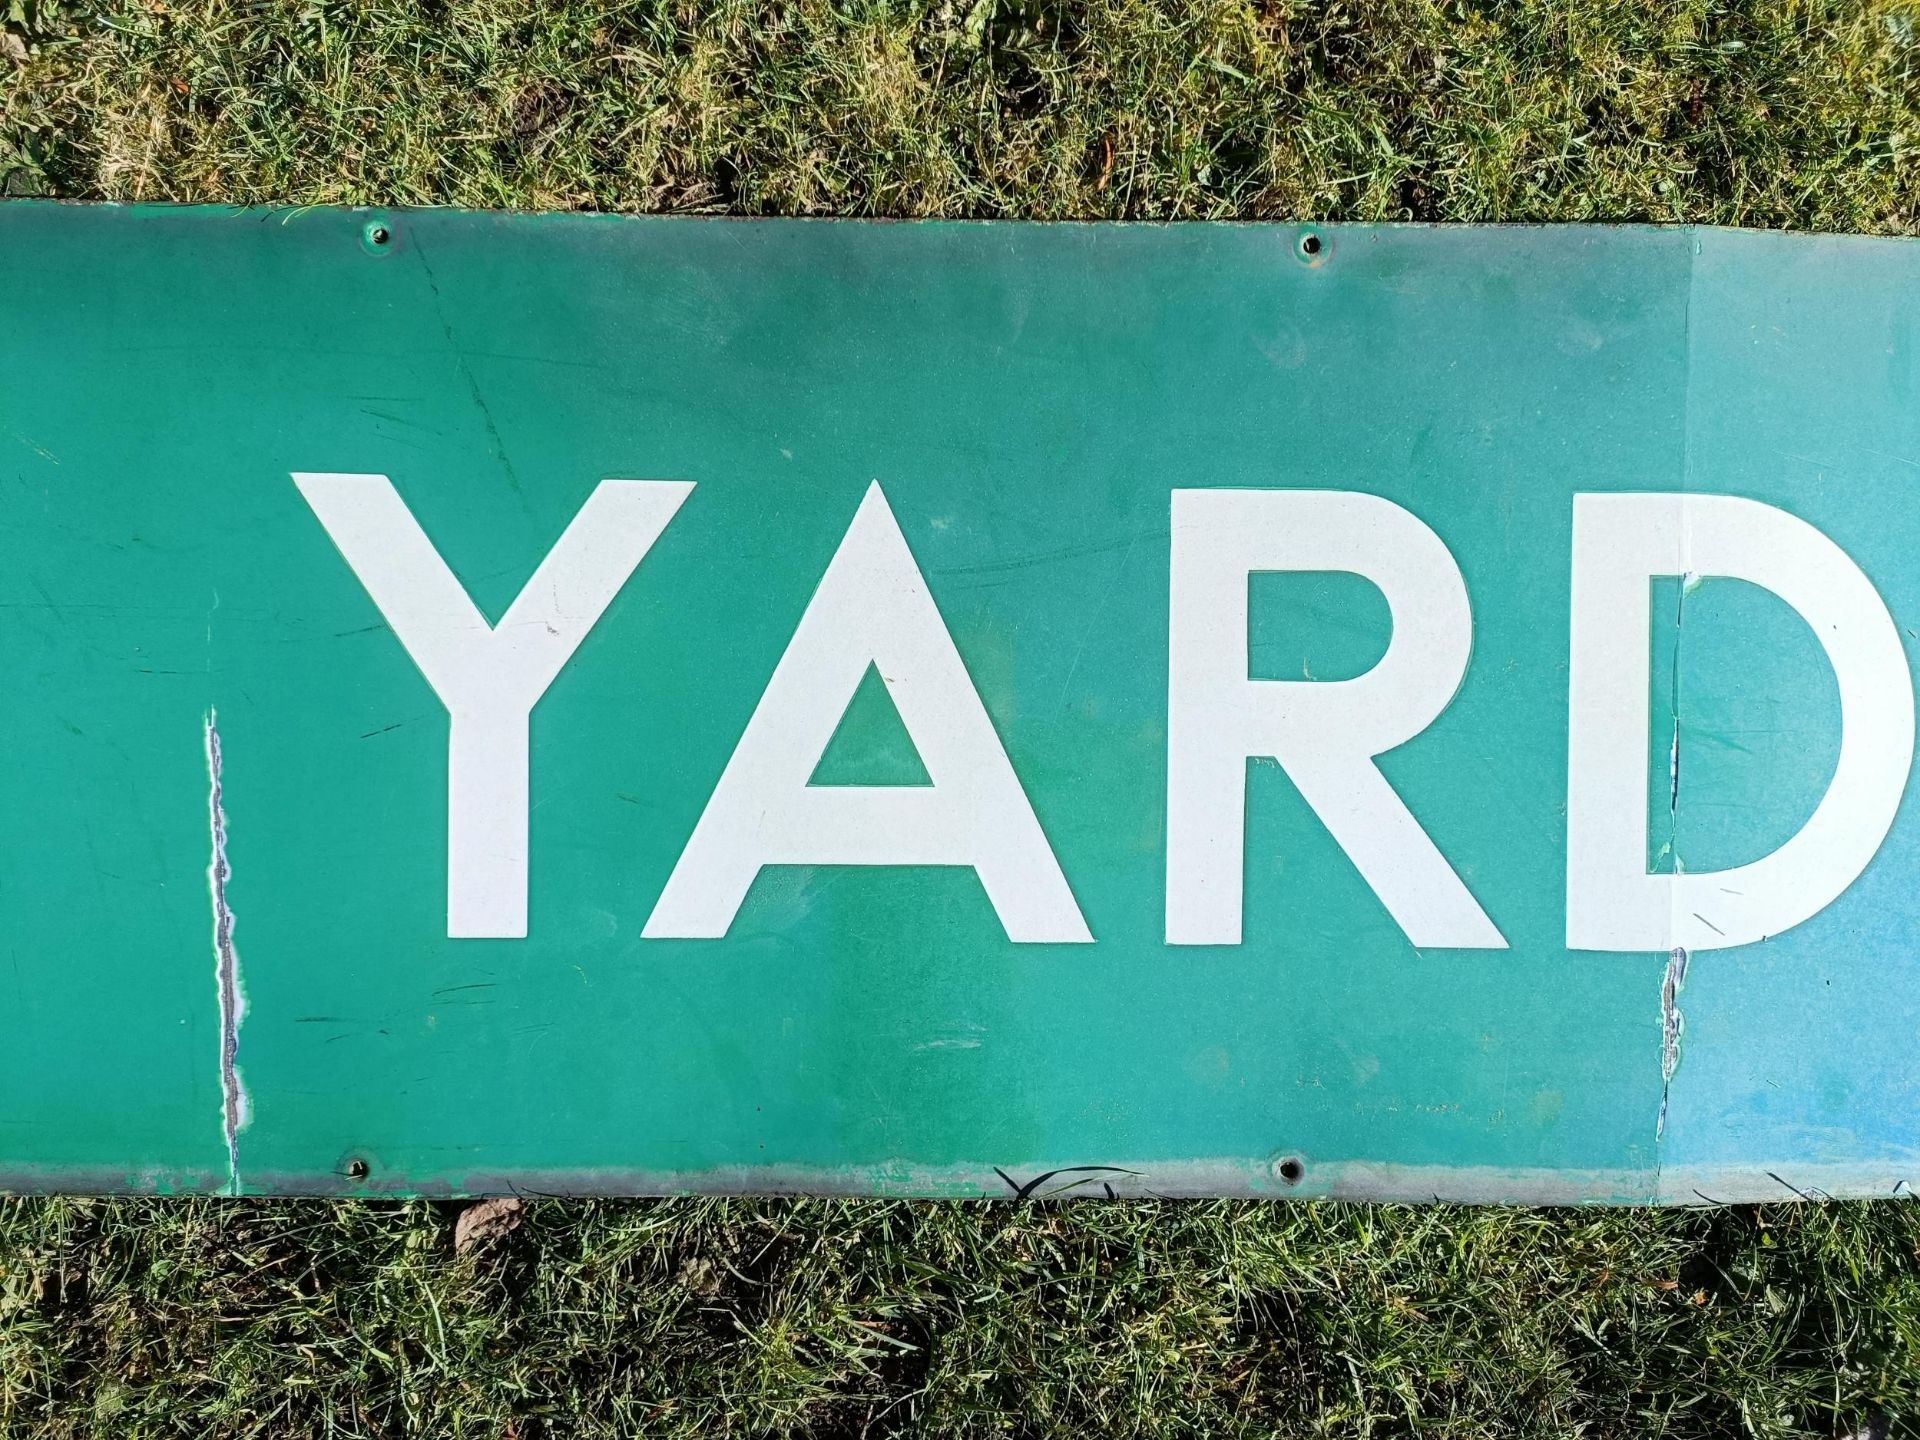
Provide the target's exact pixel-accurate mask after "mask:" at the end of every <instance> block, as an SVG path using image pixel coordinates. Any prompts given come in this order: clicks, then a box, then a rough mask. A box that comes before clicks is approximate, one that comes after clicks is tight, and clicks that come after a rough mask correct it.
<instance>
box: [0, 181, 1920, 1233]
mask: <svg viewBox="0 0 1920 1440" xmlns="http://www.w3.org/2000/svg"><path fill="white" fill-rule="evenodd" d="M0 254H3V255H4V256H5V257H6V267H7V271H8V273H9V276H10V277H11V283H10V284H9V287H8V290H9V294H8V298H7V300H6V301H5V304H4V312H0V460H3V462H4V463H0V525H4V533H5V551H4V554H5V563H4V565H0V673H4V675H5V677H6V690H7V697H8V698H7V703H6V707H5V712H4V713H5V717H6V729H5V734H6V745H5V748H4V752H3V755H4V758H3V759H0V775H3V776H4V783H3V785H0V807H3V808H0V813H3V814H4V816H5V821H6V826H7V830H6V841H5V844H4V846H0V907H3V913H4V917H5V925H4V939H5V949H6V964H5V967H4V969H0V986H4V989H5V995H6V1003H5V1005H4V1007H0V1042H3V1043H0V1096H3V1097H4V1104H0V1180H3V1181H4V1183H5V1184H6V1185H8V1186H11V1187H15V1188H22V1189H42V1188H76V1187H77V1188H98V1189H137V1190H182V1191H186V1190H202V1191H228V1192H236V1193H237V1192H286V1191H318V1192H344V1191H377V1192H413V1193H430V1194H431V1193H450V1192H473V1191H484V1190H496V1189H507V1188H519V1189H527V1190H558V1191H614V1192H621V1191H658V1190H678V1189H704V1190H735V1189H751V1190H784V1189H803V1190H822V1191H851V1192H868V1193H876V1192H877V1193H913V1194H935V1195H981V1194H986V1195H996V1194H998V1195H1004V1194H1021V1195H1041V1194H1053V1193H1062V1192H1065V1193H1095V1194H1101V1193H1109V1192H1111V1193H1116V1194H1142V1193H1163V1194H1164V1193H1195V1192H1206V1193H1253V1194H1265V1195H1277V1194H1287V1195H1366V1196H1397V1197H1414V1198H1425V1197H1431V1196H1448V1197H1465V1198H1475V1199H1497V1200H1559V1199H1579V1200H1608V1201H1647V1200H1654V1201H1669V1202H1691V1201H1698V1200H1702V1199H1714V1200H1727V1199H1735V1198H1742V1197H1756V1196H1765V1197H1779V1198H1790V1197H1792V1196H1794V1195H1800V1194H1811V1193H1816V1192H1820V1193H1834V1194H1889V1193H1897V1192H1900V1191H1902V1190H1903V1189H1904V1186H1905V1183H1906V1180H1907V1178H1908V1177H1910V1176H1912V1175H1914V1173H1915V1165H1914V1157H1915V1152H1916V1145H1920V1104H1916V1101H1917V1100H1920V1080H1917V1079H1916V1078H1915V1068H1914V1066H1913V1065H1912V1064H1911V1059H1910V1057H1911V1051H1912V1046H1913V1040H1914V1033H1915V1025H1916V1019H1917V1018H1920V969H1916V966H1915V964H1914V961H1913V957H1912V954H1911V948H1912V947H1911V941H1912V937H1913V935H1914V933H1915V927H1916V922H1917V921H1920V899H1916V898H1915V897H1916V894H1920V891H1916V887H1915V884H1914V879H1915V876H1916V874H1920V822H1917V821H1916V820H1915V818H1914V817H1913V816H1912V815H1910V814H1908V813H1906V810H1905V808H1904V799H1905V796H1906V792H1907V782H1908V769H1909V764H1910V758H1911V754H1912V748H1913V681H1912V676H1911V673H1910V665H1909V659H1908V655H1909V652H1910V651H1911V650H1912V649H1913V647H1914V645H1915V641H1914V635H1915V627H1916V626H1920V562H1916V560H1915V556H1916V554H1920V403H1917V402H1920V378H1917V374H1916V369H1915V350H1916V334H1917V333H1920V299H1917V298H1916V297H1920V249H1916V248H1915V247H1914V245H1913V244H1912V243H1909V242H1892V241H1869V240H1857V239H1813V238H1805V237H1786V236H1778V235H1760V234H1745V233H1733V232H1721V231H1711V230H1653V229H1511V230H1509V229H1458V230H1431V229H1418V228H1392V227H1386V228H1369V227H1333V228H1328V229H1303V228H1300V227H1287V226H1175V227H1149V226H1141V227H1117V226H1058V227H1055V226H1027V225H975V224H913V225H884V224H854V223H784V222H738V221H695V220H667V219H660V220H644V219H624V218H607V217H566V218H562V217H538V216H513V215H475V214H455V213H444V212H442V213H394V214H371V213H367V212H351V213H350V212H344V211H305V212H260V211H247V212H232V211H221V210H211V209H200V210H191V209H189V210H175V209H165V208H142V207H134V208H131V209H107V208H84V207H66V206H54V205H40V204H13V205H10V206H7V207H6V208H5V209H4V210H0Z"/></svg>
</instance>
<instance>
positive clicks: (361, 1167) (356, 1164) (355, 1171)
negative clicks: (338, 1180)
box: [347, 1157, 367, 1180]
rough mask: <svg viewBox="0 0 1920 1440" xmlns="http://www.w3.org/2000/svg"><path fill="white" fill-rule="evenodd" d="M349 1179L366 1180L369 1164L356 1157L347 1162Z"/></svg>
mask: <svg viewBox="0 0 1920 1440" xmlns="http://www.w3.org/2000/svg"><path fill="white" fill-rule="evenodd" d="M347 1178H348V1179H349V1180H364V1179H366V1178H367V1162H366V1161H364V1160H362V1159H359V1158H358V1157H355V1158H354V1159H352V1160H349V1161H347Z"/></svg>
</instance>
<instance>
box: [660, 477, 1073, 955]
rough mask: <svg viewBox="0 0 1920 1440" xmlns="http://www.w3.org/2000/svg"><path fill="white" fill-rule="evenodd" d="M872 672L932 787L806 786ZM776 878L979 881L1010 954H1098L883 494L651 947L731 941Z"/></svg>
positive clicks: (743, 740)
mask: <svg viewBox="0 0 1920 1440" xmlns="http://www.w3.org/2000/svg"><path fill="white" fill-rule="evenodd" d="M869 666H872V667H873V668H875V669H877V670H878V671H879V673H880V678H881V679H882V680H883V681H884V682H885V684H886V687H887V694H888V696H889V697H890V698H891V699H892V701H893V704H894V708H895V709H896V710H897V711H898V712H899V715H900V720H901V723H902V725H904V726H905V728H906V732H907V735H908V736H909V738H910V739H911V740H912V741H913V745H914V749H915V750H916V751H917V752H918V754H919V756H920V763H921V764H922V765H923V766H924V767H925V769H926V772H927V776H928V778H929V779H930V780H931V781H932V783H931V784H930V785H915V786H899V785H894V786H885V785H831V786H829V785H811V784H809V783H808V781H809V780H810V779H811V778H812V775H813V773H814V770H815V768H816V767H817V766H818V765H819V763H820V757H821V756H822V755H823V754H825V752H826V749H827V745H828V743H829V742H830V741H831V740H832V738H833V734H834V731H835V730H836V729H837V728H838V727H839V724H840V720H841V718H842V717H843V716H844V715H845V713H846V709H847V705H848V703H849V702H850V701H851V700H852V698H853V694H854V691H855V690H856V689H857V688H858V687H859V684H860V681H861V680H862V678H864V676H865V675H866V672H867V669H868V667H869ZM764 865H966V866H971V867H972V868H973V870H974V871H975V872H976V873H977V874H978V875H979V877H980V883H981V885H982V886H983V887H984V888H985V890H986V892H987V898H988V899H989V900H990V901H991V902H992V903H993V908H994V911H995V913H997V914H998V915H999V917H1000V923H1001V924H1002V925H1003V926H1005V927H1006V932H1007V937H1008V938H1009V939H1011V940H1015V941H1026V942H1048V941H1053V942H1058V941H1090V940H1091V939H1092V938H1093V937H1092V935H1090V934H1089V933H1088V931H1087V923H1086V921H1085V919H1083V918H1082V916H1081V914H1080V907H1079V906H1078V905H1077V904H1076V903H1075V902H1074V898H1073V892H1072V890H1071V889H1070V888H1069V887H1068V885H1067V880H1066V877H1065V876H1064V875H1062V874H1061V873H1060V865H1059V862H1058V861H1057V860H1055V858H1054V855H1053V851H1052V849H1051V847H1049V846H1048V844H1047V838H1046V836H1045V835H1044V834H1043V833H1041V829H1040V822H1039V820H1038V818H1036V817H1035V815H1034V813H1033V808H1032V806H1030V805H1029V804H1028V803H1027V797H1026V792H1025V791H1024V790H1022V789H1021V788H1020V781H1019V779H1018V778H1017V777H1016V776H1015V775H1014V773H1013V766H1012V765H1011V764H1010V763H1009V762H1008V760H1007V755H1006V751H1005V750H1003V749H1002V748H1001V746H1000V740H999V737H998V736H997V735H996V734H995V733H994V729H993V722H992V721H991V720H990V719H989V718H988V716H987V712H986V709H985V707H984V706H983V705H982V704H981V703H980V696H979V694H978V693H977V692H976V691H975V690H974V688H973V681H972V680H971V679H970V678H969V677H968V675H967V669H966V666H965V665H964V664H963V663H962V662H961V659H960V655H959V652H958V651H956V650H955V649H954V646H953V639H952V637H951V636H950V635H949V634H948V632H947V627H946V625H945V623H944V622H942V620H941V618H940V611H939V609H938V608H937V607H936V606H935V605H934V603H933V596H932V595H931V594H930V593H928V590H927V584H926V581H925V579H923V578H922V576H921V574H920V569H919V567H918V566H917V565H915V564H914V560H913V554H912V552H911V551H909V550H908V548H907V542H906V537H905V536H903V535H902V534H901V533H900V527H899V525H898V523H897V522H896V521H895V520H894V518H893V512H892V511H891V510H890V509H888V507H887V501H886V497H885V496H884V495H882V494H881V493H880V486H879V485H878V484H877V483H876V484H874V485H872V486H871V487H869V489H868V490H867V494H866V498H865V499H863V500H862V501H861V502H860V508H859V511H858V512H857V513H856V514H855V515H854V517H853V523H852V525H850V526H849V527H848V528H847V533H846V535H845V537H844V538H843V539H842V540H841V542H840V548H839V549H838V550H837V551H836V552H835V553H834V557H833V560H832V561H831V563H829V564H828V566H827V570H826V574H825V575H824V576H823V577H822V578H821V581H820V588H819V589H818V590H817V591H816V592H815V594H814V597H813V600H812V601H811V602H810V603H809V604H808V606H807V609H806V613H805V614H803V615H802V616H801V617H800V624H799V626H798V627H797V628H796V629H795V630H794V633H793V639H792V641H791V642H790V643H789V644H788V646H787V650H786V653H785V654H784V655H782V656H781V657H780V663H779V664H778V665H777V666H775V667H774V672H773V678H772V679H771V680H769V681H768V682H767V689H766V693H765V694H763V695H762V696H761V697H760V703H759V705H758V706H757V707H756V708H755V710H754V712H753V718H752V719H750V720H749V721H748V722H747V728H746V733H745V734H743V735H742V736H741V737H740V743H739V745H738V746H737V747H735V749H734V752H733V758H732V759H731V760H729V761H728V762H727V768H726V770H725V771H724V772H723V773H722V774H721V776H720V783H719V784H718V785H717V786H716V787H715V788H714V792H713V797H712V798H711V799H710V800H709V801H708V802H707V808H706V811H705V813H703V814H702V815H701V817H700V821H699V824H697V825H696V826H695V827H694V831H693V837H692V838H691V839H690V840H688V842H687V848H686V850H685V851H684V852H683V853H682V854H681V856H680V861H679V863H678V864H677V865H675V866H674V870H673V874H672V876H671V877H670V878H669V879H668V881H667V886H666V889H665V890H664V891H662V892H661V895H660V901H659V903H658V904H657V905H656V906H655V907H654V911H653V914H652V916H651V917H650V918H649V919H648V920H647V924H646V928H645V930H643V931H642V934H644V935H646V936H648V937H650V938H654V939H666V938H681V939H717V938H719V937H721V936H723V935H725V934H726V933H727V927H728V926H729V925H731V924H732V923H733V917H734V915H735V914H736V913H737V912H738V911H739V909H740V905H741V902H742V901H744V900H745V899H746V897H747V891H748V889H749V888H750V887H751V886H752V884H753V880H754V877H755V876H756V875H758V874H759V872H760V868H761V867H762V866H764Z"/></svg>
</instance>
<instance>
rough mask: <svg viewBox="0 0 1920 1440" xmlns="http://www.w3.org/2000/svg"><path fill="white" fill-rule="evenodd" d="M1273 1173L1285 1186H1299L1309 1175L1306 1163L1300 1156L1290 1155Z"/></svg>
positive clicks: (1275, 1167)
mask: <svg viewBox="0 0 1920 1440" xmlns="http://www.w3.org/2000/svg"><path fill="white" fill-rule="evenodd" d="M1273 1173H1274V1174H1276V1175H1278V1176H1279V1177H1280V1181H1281V1183H1282V1184H1284V1185H1298V1184H1299V1183H1300V1181H1301V1180H1302V1179H1303V1178H1304V1177H1305V1175H1306V1173H1307V1166H1306V1162H1305V1161H1303V1160H1302V1159H1301V1158H1300V1157H1299V1156H1298V1155H1289V1156H1287V1158H1286V1159H1284V1160H1282V1161H1281V1162H1280V1163H1279V1164H1278V1165H1275V1166H1274V1167H1273Z"/></svg>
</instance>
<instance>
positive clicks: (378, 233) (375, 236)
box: [367, 225, 393, 245]
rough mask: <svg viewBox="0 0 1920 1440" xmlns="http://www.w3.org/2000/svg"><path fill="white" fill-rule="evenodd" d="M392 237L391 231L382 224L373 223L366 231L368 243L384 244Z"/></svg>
mask: <svg viewBox="0 0 1920 1440" xmlns="http://www.w3.org/2000/svg"><path fill="white" fill-rule="evenodd" d="M392 238H393V233H392V232H391V231H390V230H388V229H387V227H386V226H384V225H375V226H373V227H372V228H371V229H369V230H368V231H367V243H368V244H369V245H384V244H386V243H387V241H389V240H391V239H392Z"/></svg>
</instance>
